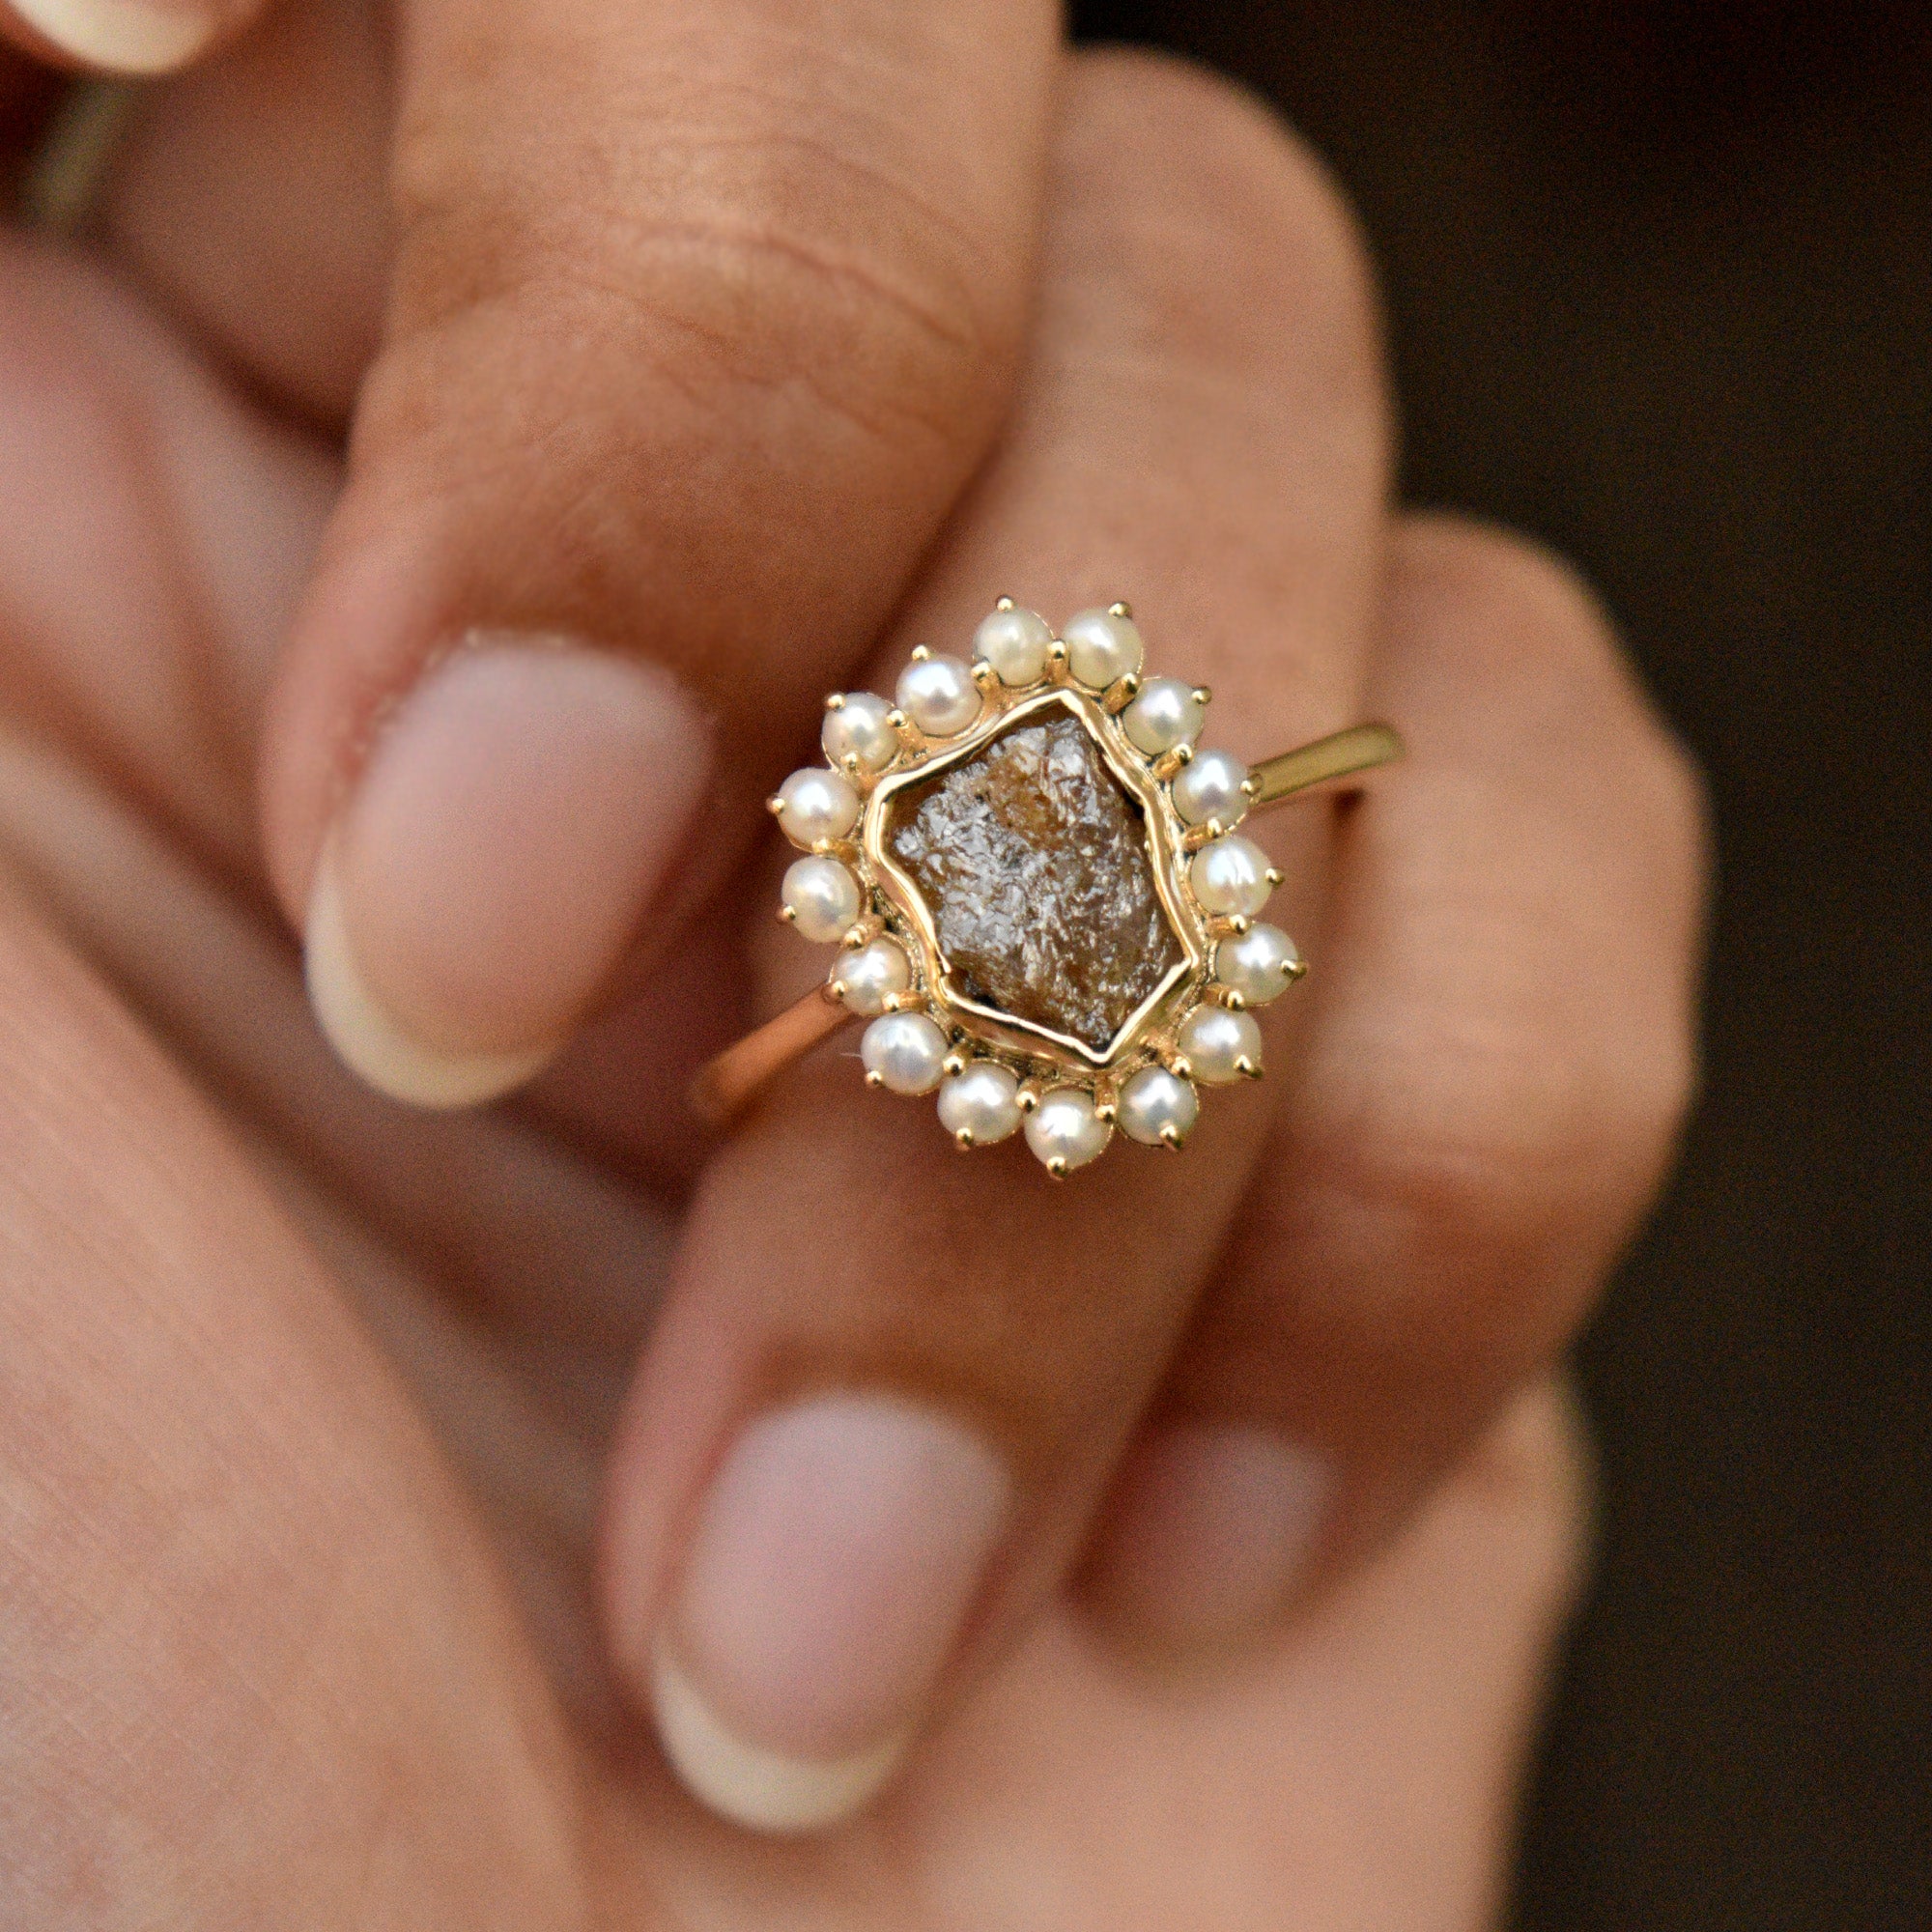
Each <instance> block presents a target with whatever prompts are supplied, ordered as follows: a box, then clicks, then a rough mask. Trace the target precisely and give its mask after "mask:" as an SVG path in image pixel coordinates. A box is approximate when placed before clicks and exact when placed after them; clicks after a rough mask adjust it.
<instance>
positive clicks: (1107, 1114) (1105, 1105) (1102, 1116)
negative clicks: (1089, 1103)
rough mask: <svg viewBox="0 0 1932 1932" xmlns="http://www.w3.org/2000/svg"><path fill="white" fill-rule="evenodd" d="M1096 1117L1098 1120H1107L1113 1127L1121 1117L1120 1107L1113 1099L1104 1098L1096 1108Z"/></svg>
mask: <svg viewBox="0 0 1932 1932" xmlns="http://www.w3.org/2000/svg"><path fill="white" fill-rule="evenodd" d="M1120 1118H1121V1110H1120V1107H1119V1106H1118V1104H1117V1103H1116V1102H1114V1101H1112V1100H1102V1101H1101V1102H1100V1103H1099V1104H1098V1105H1097V1106H1096V1107H1095V1108H1094V1119H1095V1120H1096V1121H1105V1122H1106V1123H1107V1124H1108V1125H1109V1126H1110V1127H1111V1126H1112V1125H1113V1124H1114V1122H1116V1121H1118V1120H1119V1119H1120Z"/></svg>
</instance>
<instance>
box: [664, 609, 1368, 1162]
mask: <svg viewBox="0 0 1932 1932" xmlns="http://www.w3.org/2000/svg"><path fill="white" fill-rule="evenodd" d="M1143 655H1144V647H1143V644H1142V640H1141V636H1140V632H1139V629H1138V628H1137V627H1136V625H1135V623H1134V618H1133V612H1132V611H1131V610H1130V609H1129V608H1128V607H1127V606H1126V605H1125V604H1114V605H1111V606H1109V607H1108V608H1107V609H1106V610H1104V611H1101V610H1094V611H1082V612H1081V613H1080V614H1079V615H1078V616H1076V617H1073V618H1070V619H1069V620H1068V621H1067V623H1066V624H1065V627H1064V628H1063V630H1062V631H1061V633H1060V635H1058V636H1056V635H1055V634H1054V632H1053V630H1052V628H1051V627H1050V626H1049V625H1048V624H1047V623H1046V621H1045V619H1044V618H1042V617H1040V616H1039V615H1038V614H1037V612H1035V611H1027V610H1023V609H1021V608H1020V607H1019V606H1017V605H1015V604H1014V603H1013V601H1012V599H1011V598H1009V597H1003V598H1001V599H1000V601H999V605H998V607H997V608H996V609H995V610H994V611H993V612H992V614H991V615H989V616H988V617H987V618H986V619H985V621H984V622H983V623H981V624H980V627H979V630H978V631H977V632H976V633H975V636H974V657H973V661H972V663H971V664H970V665H969V664H967V663H966V662H965V661H963V660H962V659H959V658H955V657H946V656H936V655H935V654H934V653H933V652H931V651H929V650H926V649H924V648H921V649H919V650H916V651H914V652H913V654H912V662H911V663H910V664H909V665H908V666H907V667H906V669H905V673H904V675H903V676H901V677H900V679H899V682H898V688H897V691H896V693H895V698H896V702H895V703H893V704H890V705H889V704H888V703H887V702H886V700H885V699H884V698H882V697H878V696H873V695H872V694H871V693H869V692H855V693H846V694H840V695H837V696H832V697H829V698H828V699H827V700H826V714H825V723H824V727H823V730H822V733H821V743H822V744H823V746H824V750H825V755H826V763H825V764H824V765H823V766H813V767H809V768H807V769H805V770H803V771H797V772H794V773H793V774H792V775H791V777H790V778H788V779H787V780H786V781H784V783H783V785H781V787H780V789H779V791H778V793H777V795H776V796H775V797H774V798H773V799H772V800H771V801H770V805H771V810H772V811H773V812H774V814H776V816H777V818H778V821H779V824H780V826H781V829H782V830H783V832H784V834H785V836H786V837H787V838H789V839H790V840H791V842H792V843H793V844H794V845H795V846H797V847H799V848H800V855H801V856H800V857H799V858H798V859H797V860H796V861H794V863H793V864H792V867H791V868H790V870H789V871H787V872H786V874H785V878H784V886H783V892H782V903H781V907H780V914H779V916H780V917H781V919H782V920H784V921H785V922H786V923H788V924H790V925H791V926H792V927H793V929H794V930H795V931H797V932H799V933H801V934H803V935H804V936H805V937H806V938H807V939H810V940H815V941H818V942H820V943H822V944H826V945H836V946H837V947H838V949H839V951H838V959H837V961H836V963H835V964H834V965H833V967H832V970H831V973H830V975H829V976H828V978H827V980H826V982H825V985H824V986H823V987H822V988H820V989H819V990H818V991H816V992H813V993H810V994H808V995H807V996H806V998H805V999H803V1000H801V1001H799V1002H798V1004H797V1005H795V1006H793V1007H791V1008H790V1009H787V1010H786V1011H785V1012H782V1013H781V1014H780V1015H779V1016H778V1018H777V1019H775V1020H772V1021H770V1022H769V1023H768V1024H767V1025H765V1026H762V1027H760V1028H759V1029H758V1030H757V1031H756V1032H755V1033H753V1034H752V1035H750V1036H749V1037H746V1038H745V1039H742V1040H740V1041H739V1042H738V1043H737V1045H735V1046H733V1047H730V1048H728V1049H727V1050H726V1051H725V1052H724V1053H722V1054H720V1055H719V1056H718V1058H717V1059H716V1060H714V1061H712V1062H711V1064H710V1065H708V1066H707V1067H705V1069H704V1070H703V1072H702V1073H701V1074H700V1075H699V1076H698V1079H697V1082H696V1086H695V1087H694V1089H693V1094H692V1098H693V1102H694V1104H695V1105H696V1108H697V1110H698V1111H699V1113H700V1114H702V1115H703V1116H704V1117H706V1118H707V1119H709V1120H711V1121H713V1122H724V1121H725V1120H727V1119H729V1118H730V1117H731V1116H732V1115H733V1114H735V1113H736V1112H737V1111H738V1109H739V1108H740V1107H742V1106H743V1105H744V1103H745V1102H746V1101H747V1100H748V1099H749V1098H750V1097H751V1095H752V1094H753V1093H754V1092H755V1091H756V1090H757V1089H758V1088H759V1087H760V1086H762V1085H763V1084H764V1082H765V1081H766V1080H768V1079H769V1078H770V1077H771V1076H772V1075H773V1074H774V1073H776V1072H777V1071H778V1070H779V1069H780V1068H781V1067H783V1066H785V1065H789V1064H790V1063H791V1062H792V1061H793V1060H796V1059H797V1058H798V1057H799V1056H800V1055H802V1054H804V1053H806V1052H808V1051H810V1048H811V1047H813V1046H814V1045H816V1044H817V1042H818V1041H819V1040H821V1039H823V1038H824V1037H826V1036H827V1035H828V1034H830V1033H832V1032H834V1031H835V1030H836V1029H837V1028H838V1027H840V1026H842V1025H843V1024H844V1023H845V1022H846V1021H847V1020H850V1019H855V1018H863V1019H866V1020H867V1021H869V1024H868V1025H867V1029H866V1034H865V1037H864V1040H863V1042H862V1044H861V1047H860V1058H861V1060H862V1062H863V1063H864V1066H865V1073H866V1081H867V1085H868V1086H871V1087H878V1088H884V1089H886V1090H888V1091H890V1092H892V1093H895V1094H933V1093H936V1094H937V1095H938V1108H939V1118H940V1122H941V1123H942V1125H943V1126H944V1127H945V1128H946V1130H947V1131H948V1132H949V1133H951V1135H952V1139H953V1141H954V1143H955V1145H957V1146H958V1147H960V1148H963V1149H972V1148H978V1147H985V1146H989V1145H991V1144H992V1143H994V1142H996V1141H1002V1140H1005V1139H1007V1138H1008V1137H1009V1135H1010V1134H1012V1133H1014V1132H1016V1131H1018V1130H1019V1129H1021V1128H1022V1127H1024V1129H1025V1132H1026V1138H1027V1142H1028V1145H1029V1146H1030V1147H1031V1148H1032V1149H1033V1151H1034V1152H1035V1153H1036V1154H1037V1156H1038V1158H1039V1160H1040V1162H1041V1163H1042V1165H1043V1166H1044V1167H1045V1168H1046V1171H1047V1173H1048V1174H1050V1175H1052V1176H1053V1177H1054V1178H1055V1179H1061V1178H1064V1177H1065V1175H1067V1174H1069V1173H1071V1172H1072V1171H1073V1170H1074V1169H1075V1168H1078V1167H1084V1166H1086V1164H1087V1163H1088V1162H1089V1161H1091V1160H1093V1159H1094V1157H1095V1156H1096V1155H1097V1154H1099V1153H1100V1152H1101V1151H1102V1150H1103V1149H1104V1148H1105V1147H1106V1146H1107V1144H1108V1142H1109V1141H1110V1140H1111V1139H1112V1138H1113V1135H1114V1132H1115V1130H1116V1129H1117V1128H1118V1129H1119V1131H1120V1132H1121V1133H1122V1134H1123V1135H1124V1136H1125V1137H1126V1138H1127V1139H1129V1140H1132V1141H1137V1142H1140V1143H1142V1144H1143V1145H1146V1146H1150V1147H1166V1148H1173V1149H1179V1147H1180V1146H1181V1145H1182V1143H1183V1142H1184V1141H1185V1140H1186V1138H1187V1136H1188V1133H1189V1132H1190V1131H1191V1130H1192V1128H1193V1125H1194V1122H1195V1118H1196V1115H1197V1113H1198V1112H1199V1097H1198V1094H1197V1089H1198V1088H1199V1087H1201V1086H1210V1087H1211V1086H1221V1085H1226V1084H1228V1083H1231V1082H1234V1081H1237V1080H1241V1079H1259V1078H1260V1077H1261V1072H1262V1036H1261V1030H1260V1028H1259V1027H1258V1026H1257V1025H1256V1024H1255V1020H1254V1016H1253V1014H1252V1012H1251V1011H1250V1010H1249V1009H1251V1008H1254V1007H1260V1006H1264V1005H1266V1004H1267V1002H1268V1001H1269V1000H1272V999H1274V998H1275V997H1276V996H1277V995H1278V994H1280V993H1283V992H1285V991H1287V989H1288V988H1289V987H1290V986H1291V985H1293V983H1294V981H1295V980H1298V979H1300V978H1301V976H1302V975H1303V973H1304V972H1306V970H1307V968H1306V966H1305V965H1304V964H1303V962H1302V959H1301V955H1300V953H1299V952H1297V951H1296V949H1295V946H1294V943H1293V940H1291V939H1290V938H1289V936H1288V935H1287V934H1286V933H1285V932H1283V931H1281V930H1280V929H1279V928H1278V927H1276V926H1272V925H1268V924H1265V923H1263V922H1262V921H1261V920H1260V919H1259V918H1258V917H1257V915H1258V914H1259V913H1260V912H1261V911H1262V908H1263V907H1264V904H1265V903H1266V901H1267V899H1268V896H1269V895H1270V894H1271V893H1272V892H1273V891H1274V889H1275V887H1277V886H1278V885H1280V883H1281V874H1280V873H1279V872H1278V871H1277V870H1275V868H1274V867H1272V866H1270V865H1269V864H1268V861H1267V857H1266V855H1265V854H1264V852H1263V851H1262V849H1261V847H1260V846H1258V845H1256V844H1254V843H1253V842H1252V841H1250V840H1249V839H1247V838H1243V837H1241V835H1240V833H1239V832H1238V831H1236V827H1237V826H1238V825H1239V824H1240V823H1241V821H1242V820H1243V819H1244V818H1246V817H1248V816H1250V815H1252V814H1253V813H1255V812H1257V811H1262V810H1266V809H1267V808H1268V807H1270V806H1273V805H1278V804H1280V803H1281V802H1282V801H1283V800H1285V799H1289V798H1293V797H1295V796H1298V795H1301V794H1303V793H1306V792H1307V791H1309V790H1310V789H1311V788H1312V787H1314V786H1317V785H1321V784H1324V783H1327V782H1330V781H1336V780H1341V779H1346V778H1350V777H1351V776H1353V775H1355V774H1357V773H1360V772H1365V771H1368V770H1370V769H1372V768H1373V767H1375V766H1377V765H1383V764H1387V763H1388V762H1390V761H1391V760H1392V759H1395V758H1398V757H1400V756H1401V755H1402V750H1403V747H1402V740H1401V739H1400V738H1399V737H1398V736H1397V735H1396V733H1395V731H1394V730H1393V729H1391V728H1390V726H1388V725H1355V726H1353V727H1351V728H1350V729H1349V730H1346V731H1338V732H1336V733H1335V734H1333V735H1332V736H1330V737H1326V738H1322V739H1320V740H1318V741H1317V742H1316V743H1314V744H1312V745H1306V746H1303V747H1302V748H1301V749H1300V750H1299V751H1294V752H1287V753H1282V754H1281V755H1280V756H1278V757H1272V758H1268V759H1265V760H1264V762H1263V763H1261V764H1259V765H1257V766H1255V767H1254V768H1253V769H1252V770H1250V769H1249V768H1248V767H1247V766H1246V765H1244V764H1242V763H1241V762H1240V761H1239V760H1238V759H1237V758H1234V757H1231V756H1230V755H1229V754H1228V753H1225V752H1215V751H1197V750H1196V749H1195V746H1196V741H1197V739H1198V738H1199V736H1200V733H1201V728H1202V725H1203V724H1204V723H1205V721H1206V717H1207V711H1208V699H1209V693H1208V691H1207V690H1206V689H1204V688H1203V687H1201V686H1198V685H1192V684H1188V683H1186V682H1184V681H1182V680H1180V679H1178V678H1168V677H1154V678H1144V677H1143V676H1142V675H1141V665H1142V659H1143Z"/></svg>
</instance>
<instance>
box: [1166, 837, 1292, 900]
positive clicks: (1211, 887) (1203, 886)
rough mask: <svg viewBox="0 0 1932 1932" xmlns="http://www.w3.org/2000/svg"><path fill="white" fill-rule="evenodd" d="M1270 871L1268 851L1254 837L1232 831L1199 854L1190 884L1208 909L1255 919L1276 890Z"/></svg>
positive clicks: (1191, 869) (1212, 840)
mask: <svg viewBox="0 0 1932 1932" xmlns="http://www.w3.org/2000/svg"><path fill="white" fill-rule="evenodd" d="M1267 874H1268V857H1267V854H1266V853H1265V852H1264V851H1263V850H1262V848H1261V847H1260V846H1259V845H1257V844H1256V843H1255V841H1254V840H1253V839H1252V838H1242V837H1241V835H1240V834H1239V833H1238V832H1231V833H1230V834H1229V835H1228V836H1227V837H1226V838H1210V839H1209V840H1208V843H1207V844H1206V845H1204V846H1202V848H1201V849H1200V851H1198V852H1197V853H1195V855H1194V863H1193V864H1192V865H1191V866H1189V867H1188V868H1187V883H1188V884H1189V885H1190V886H1192V887H1193V888H1194V896H1195V899H1196V900H1197V901H1198V902H1199V904H1200V906H1201V908H1202V910H1203V911H1204V912H1218V913H1223V914H1234V913H1241V914H1244V915H1245V916H1246V917H1247V918H1249V919H1252V918H1253V917H1254V916H1255V914H1256V913H1258V912H1260V911H1261V909H1262V907H1263V906H1264V905H1266V904H1267V902H1268V895H1270V894H1271V893H1272V892H1273V891H1274V887H1273V885H1272V884H1271V883H1270V882H1269V880H1268V875H1267Z"/></svg>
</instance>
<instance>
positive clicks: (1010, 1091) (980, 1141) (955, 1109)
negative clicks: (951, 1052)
mask: <svg viewBox="0 0 1932 1932" xmlns="http://www.w3.org/2000/svg"><path fill="white" fill-rule="evenodd" d="M1019 1123H1020V1083H1019V1081H1018V1080H1017V1079H1016V1078H1015V1077H1014V1075H1013V1073H1012V1071H1011V1069H1010V1068H1009V1067H1005V1066H1002V1065H1000V1063H999V1062H998V1061H997V1060H976V1061H973V1062H972V1063H971V1064H970V1065H968V1066H967V1068H966V1070H965V1072H963V1073H955V1074H953V1075H952V1078H951V1079H950V1080H948V1081H947V1083H946V1085H945V1086H943V1087H942V1088H941V1089H940V1090H939V1124H940V1125H941V1126H943V1127H944V1128H945V1129H946V1131H947V1132H948V1133H949V1134H951V1135H952V1138H953V1139H954V1140H958V1139H959V1138H960V1136H961V1135H964V1136H966V1139H965V1142H964V1145H965V1146H967V1147H991V1146H992V1145H993V1143H994V1142H995V1141H1003V1140H1005V1139H1006V1138H1007V1136H1008V1135H1009V1133H1011V1132H1012V1131H1013V1129H1014V1128H1015V1127H1017V1126H1018V1125H1019Z"/></svg>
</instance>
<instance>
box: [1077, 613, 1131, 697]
mask: <svg viewBox="0 0 1932 1932" xmlns="http://www.w3.org/2000/svg"><path fill="white" fill-rule="evenodd" d="M1061 636H1062V637H1063V638H1064V639H1065V640H1066V662H1067V665H1068V667H1069V668H1070V669H1071V670H1072V672H1073V675H1074V676H1075V677H1077V678H1078V679H1079V680H1080V682H1081V683H1082V684H1085V685H1090V686H1092V688H1093V689H1094V690H1095V691H1104V690H1106V688H1107V687H1108V686H1109V685H1110V684H1116V683H1118V682H1119V681H1120V680H1121V679H1122V678H1123V677H1125V676H1126V674H1127V673H1128V672H1129V671H1133V670H1139V669H1140V668H1141V660H1142V659H1143V658H1144V657H1145V656H1146V655H1147V650H1146V647H1145V646H1144V645H1143V644H1142V642H1141V634H1140V632H1139V631H1138V630H1136V629H1135V627H1134V620H1133V619H1132V618H1131V617H1117V616H1115V615H1114V613H1113V612H1112V611H1081V612H1080V614H1079V615H1078V616H1077V617H1069V618H1068V619H1067V620H1066V628H1065V630H1064V631H1063V632H1062V633H1061Z"/></svg>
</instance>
